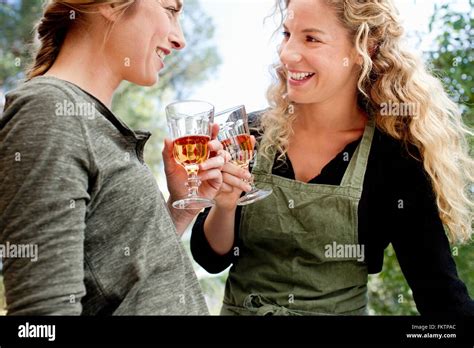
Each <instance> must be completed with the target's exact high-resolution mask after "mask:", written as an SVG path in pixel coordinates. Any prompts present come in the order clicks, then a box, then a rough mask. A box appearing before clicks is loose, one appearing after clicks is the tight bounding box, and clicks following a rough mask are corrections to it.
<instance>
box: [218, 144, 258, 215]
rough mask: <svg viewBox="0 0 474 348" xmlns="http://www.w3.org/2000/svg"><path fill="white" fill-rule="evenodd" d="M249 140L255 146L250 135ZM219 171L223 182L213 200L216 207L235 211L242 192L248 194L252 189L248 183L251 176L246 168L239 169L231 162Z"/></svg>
mask: <svg viewBox="0 0 474 348" xmlns="http://www.w3.org/2000/svg"><path fill="white" fill-rule="evenodd" d="M250 138H251V141H252V146H255V137H254V136H253V135H252V136H251V137H250ZM221 171H222V180H223V182H222V186H221V189H220V191H219V193H218V194H217V196H216V197H215V198H214V200H215V201H216V206H217V207H218V208H222V209H226V210H231V209H235V207H236V206H237V200H238V199H239V198H240V195H241V194H242V191H245V192H249V191H250V190H251V189H252V187H251V186H250V184H249V183H248V180H250V178H251V174H250V172H249V171H248V168H242V167H239V166H237V165H235V164H233V163H231V162H228V163H226V164H225V165H224V167H222V170H221ZM244 180H245V181H244Z"/></svg>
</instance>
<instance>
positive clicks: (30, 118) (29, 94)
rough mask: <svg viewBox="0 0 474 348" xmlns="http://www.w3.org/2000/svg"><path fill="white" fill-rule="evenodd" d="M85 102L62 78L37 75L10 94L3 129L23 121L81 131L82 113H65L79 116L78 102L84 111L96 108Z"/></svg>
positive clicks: (33, 124) (1, 126)
mask: <svg viewBox="0 0 474 348" xmlns="http://www.w3.org/2000/svg"><path fill="white" fill-rule="evenodd" d="M85 103H86V101H85V100H84V99H83V98H82V97H81V95H80V94H78V93H77V92H76V91H75V90H74V89H73V88H71V87H69V86H67V84H65V83H61V82H60V81H59V80H58V81H56V80H54V79H49V78H45V77H38V78H34V79H32V80H30V81H27V82H25V83H23V84H21V85H20V86H19V87H17V88H16V89H14V90H12V91H10V92H8V93H7V94H6V96H5V107H4V112H3V115H2V117H1V119H0V130H1V129H3V128H5V127H7V126H11V127H13V125H14V124H18V123H21V124H25V125H28V126H29V127H30V128H35V129H36V130H38V129H39V128H43V129H49V128H53V129H54V128H58V127H60V128H61V129H67V128H74V130H75V131H76V132H77V127H78V125H79V123H80V122H81V121H80V117H65V116H68V115H69V116H78V115H77V110H78V106H81V108H80V109H81V110H82V112H87V111H88V110H89V112H93V110H92V108H87V107H84V105H82V104H85ZM11 127H10V128H11Z"/></svg>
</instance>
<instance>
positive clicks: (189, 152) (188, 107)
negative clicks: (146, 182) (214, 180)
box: [166, 100, 215, 209]
mask: <svg viewBox="0 0 474 348" xmlns="http://www.w3.org/2000/svg"><path fill="white" fill-rule="evenodd" d="M166 118H167V120H168V127H169V130H170V133H171V136H172V138H173V157H174V159H175V161H176V162H177V163H178V164H180V165H181V166H183V167H184V169H185V170H186V172H187V174H188V182H187V183H186V184H185V185H186V187H187V188H188V196H187V197H186V198H183V199H180V200H178V201H175V202H173V207H174V208H176V209H203V208H208V207H212V206H213V205H214V204H215V201H214V200H213V199H208V198H204V197H199V196H198V189H199V185H200V184H201V181H200V180H199V178H198V176H197V173H198V171H199V164H200V163H202V162H204V161H205V160H207V159H208V158H209V148H208V143H209V141H210V140H211V132H212V122H213V121H214V106H213V105H211V104H209V103H207V102H204V101H198V100H185V101H178V102H174V103H171V104H169V105H168V106H167V107H166Z"/></svg>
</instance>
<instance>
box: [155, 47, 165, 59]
mask: <svg viewBox="0 0 474 348" xmlns="http://www.w3.org/2000/svg"><path fill="white" fill-rule="evenodd" d="M155 51H156V54H157V55H158V57H160V59H162V60H163V59H164V58H165V52H164V51H163V50H162V49H161V48H159V47H157V48H156V50H155Z"/></svg>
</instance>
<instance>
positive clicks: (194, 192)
mask: <svg viewBox="0 0 474 348" xmlns="http://www.w3.org/2000/svg"><path fill="white" fill-rule="evenodd" d="M199 185H201V180H199V177H198V176H197V173H196V172H192V173H191V174H188V182H187V183H186V187H187V189H188V197H197V196H198V189H199Z"/></svg>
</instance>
